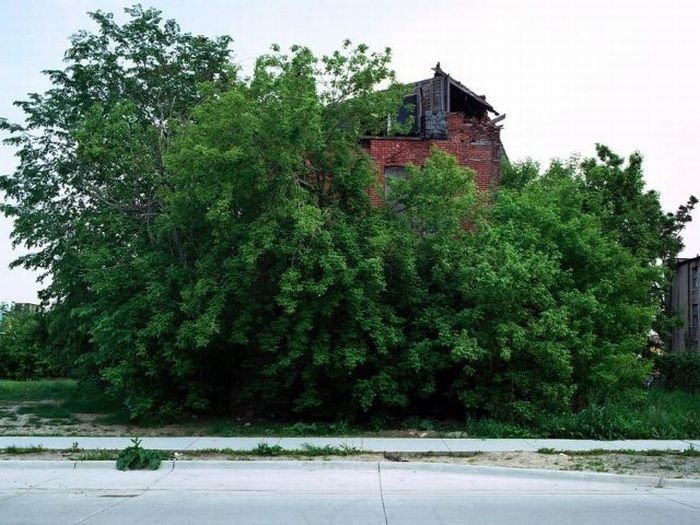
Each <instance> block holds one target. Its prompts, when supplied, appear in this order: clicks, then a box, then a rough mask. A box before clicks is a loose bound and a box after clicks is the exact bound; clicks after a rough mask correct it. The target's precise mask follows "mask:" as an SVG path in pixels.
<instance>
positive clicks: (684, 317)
mask: <svg viewBox="0 0 700 525" xmlns="http://www.w3.org/2000/svg"><path fill="white" fill-rule="evenodd" d="M698 266H700V259H698V258H694V259H688V260H686V261H682V262H680V263H678V264H677V265H676V268H675V270H674V272H673V282H672V285H671V293H670V301H669V303H670V304H669V306H670V308H671V310H672V311H673V312H674V313H675V314H676V315H677V316H678V317H679V319H680V321H681V322H682V323H683V324H682V325H681V326H679V327H678V328H676V329H675V330H673V332H672V335H671V341H670V342H669V343H670V344H668V349H669V350H671V351H673V352H684V351H687V350H691V349H693V350H698V349H699V347H700V344H699V343H700V333H698V328H697V327H693V326H691V312H692V305H693V304H700V288H697V287H694V286H693V284H692V278H691V271H692V268H693V267H698Z"/></svg>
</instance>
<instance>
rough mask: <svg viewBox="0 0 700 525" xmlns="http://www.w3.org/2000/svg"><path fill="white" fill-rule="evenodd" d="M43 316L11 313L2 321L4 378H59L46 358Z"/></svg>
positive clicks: (0, 368) (0, 362) (1, 376)
mask: <svg viewBox="0 0 700 525" xmlns="http://www.w3.org/2000/svg"><path fill="white" fill-rule="evenodd" d="M46 343H47V333H46V324H45V320H44V317H43V315H42V314H40V313H34V312H31V311H28V310H17V309H15V310H11V311H9V312H7V313H5V315H4V317H3V319H2V321H0V379H34V378H40V377H52V376H55V375H56V372H57V370H56V367H54V366H53V365H52V364H51V362H50V359H49V358H48V356H47V355H46V352H45V349H46Z"/></svg>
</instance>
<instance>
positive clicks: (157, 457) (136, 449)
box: [117, 438, 164, 470]
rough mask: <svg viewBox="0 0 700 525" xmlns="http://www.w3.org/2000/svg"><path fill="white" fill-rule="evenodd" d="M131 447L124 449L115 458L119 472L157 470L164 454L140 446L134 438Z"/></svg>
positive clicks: (139, 442)
mask: <svg viewBox="0 0 700 525" xmlns="http://www.w3.org/2000/svg"><path fill="white" fill-rule="evenodd" d="M131 442H132V443H133V445H131V446H130V447H126V448H125V449H124V450H122V451H121V452H120V453H119V455H118V456H117V469H119V470H158V467H160V462H161V460H162V459H163V457H164V453H163V452H161V451H159V450H148V449H145V448H143V447H142V446H141V440H140V439H139V438H134V439H132V440H131Z"/></svg>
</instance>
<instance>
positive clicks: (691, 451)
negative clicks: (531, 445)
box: [537, 445, 700, 458]
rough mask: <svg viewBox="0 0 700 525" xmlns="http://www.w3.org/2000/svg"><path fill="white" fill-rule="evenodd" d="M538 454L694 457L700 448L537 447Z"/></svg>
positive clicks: (698, 455) (697, 455)
mask: <svg viewBox="0 0 700 525" xmlns="http://www.w3.org/2000/svg"><path fill="white" fill-rule="evenodd" d="M537 453H538V454H546V455H554V454H566V455H567V456H577V457H581V456H583V457H585V456H607V455H610V454H622V455H626V456H651V457H662V456H680V457H689V458H696V457H700V450H697V449H696V448H694V447H693V446H692V445H691V446H690V447H689V448H687V449H685V450H670V449H666V450H654V449H652V450H632V449H624V450H607V449H604V448H595V449H592V450H556V449H553V448H540V449H537Z"/></svg>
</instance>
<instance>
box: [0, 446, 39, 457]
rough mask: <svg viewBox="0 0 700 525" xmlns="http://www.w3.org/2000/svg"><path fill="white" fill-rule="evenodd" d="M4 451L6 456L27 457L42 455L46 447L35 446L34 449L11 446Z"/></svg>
mask: <svg viewBox="0 0 700 525" xmlns="http://www.w3.org/2000/svg"><path fill="white" fill-rule="evenodd" d="M2 451H3V453H5V454H8V455H14V456H19V455H25V454H41V453H42V452H44V447H43V446H41V445H38V446H33V447H16V446H9V447H5V448H4V449H2Z"/></svg>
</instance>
